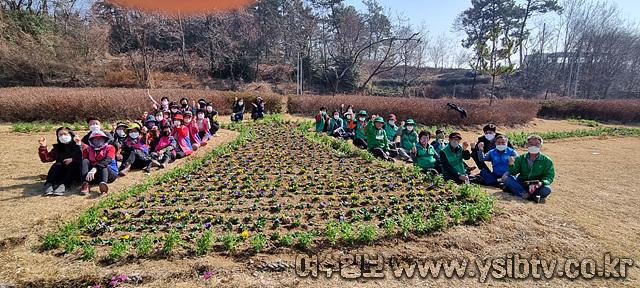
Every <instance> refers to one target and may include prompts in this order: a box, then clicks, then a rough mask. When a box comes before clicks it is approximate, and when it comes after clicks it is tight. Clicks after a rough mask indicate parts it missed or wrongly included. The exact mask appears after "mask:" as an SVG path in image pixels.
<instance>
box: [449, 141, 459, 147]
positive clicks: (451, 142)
mask: <svg viewBox="0 0 640 288" xmlns="http://www.w3.org/2000/svg"><path fill="white" fill-rule="evenodd" d="M458 145H460V142H458V141H457V140H451V141H449V146H451V147H453V148H456V147H458Z"/></svg>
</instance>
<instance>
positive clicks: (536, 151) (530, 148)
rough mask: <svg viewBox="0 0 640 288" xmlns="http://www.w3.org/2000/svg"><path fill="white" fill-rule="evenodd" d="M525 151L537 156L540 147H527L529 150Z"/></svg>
mask: <svg viewBox="0 0 640 288" xmlns="http://www.w3.org/2000/svg"><path fill="white" fill-rule="evenodd" d="M527 151H528V152H529V153H530V154H538V153H540V147H538V146H529V148H527Z"/></svg>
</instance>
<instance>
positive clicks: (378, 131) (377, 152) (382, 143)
mask: <svg viewBox="0 0 640 288" xmlns="http://www.w3.org/2000/svg"><path fill="white" fill-rule="evenodd" d="M366 129H367V133H366V135H367V149H368V150H369V151H370V152H371V153H373V155H374V156H376V157H378V158H381V159H384V160H387V161H393V157H395V156H396V153H395V151H393V150H391V149H390V147H389V138H387V133H386V131H385V130H384V118H382V117H377V116H376V115H373V116H372V121H369V123H367V126H366Z"/></svg>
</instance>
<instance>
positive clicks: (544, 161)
mask: <svg viewBox="0 0 640 288" xmlns="http://www.w3.org/2000/svg"><path fill="white" fill-rule="evenodd" d="M542 143H543V140H542V137H540V136H538V135H530V136H529V137H527V153H525V154H522V155H520V156H518V157H513V156H511V157H509V174H511V175H510V176H508V177H506V179H505V181H504V186H505V188H506V190H507V191H509V192H511V193H513V194H514V195H516V196H519V197H522V198H523V199H529V200H533V201H536V202H538V203H544V202H545V200H546V199H547V197H549V194H551V183H553V179H554V178H555V176H556V172H555V168H554V166H553V161H552V160H551V158H549V156H547V155H545V154H542V152H540V150H541V149H542Z"/></svg>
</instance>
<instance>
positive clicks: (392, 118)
mask: <svg viewBox="0 0 640 288" xmlns="http://www.w3.org/2000/svg"><path fill="white" fill-rule="evenodd" d="M396 120H397V118H396V115H394V114H390V115H389V121H387V123H385V124H384V131H385V132H387V138H388V139H389V143H390V145H391V146H394V147H396V146H395V145H396V138H397V136H398V131H399V130H400V127H398V125H396Z"/></svg>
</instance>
